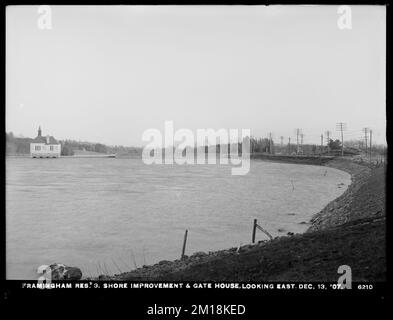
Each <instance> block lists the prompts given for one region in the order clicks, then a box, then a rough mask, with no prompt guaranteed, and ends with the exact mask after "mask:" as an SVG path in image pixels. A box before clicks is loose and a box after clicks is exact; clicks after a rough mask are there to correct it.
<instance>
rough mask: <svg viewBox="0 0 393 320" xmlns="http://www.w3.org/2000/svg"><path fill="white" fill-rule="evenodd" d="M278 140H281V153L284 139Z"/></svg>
mask: <svg viewBox="0 0 393 320" xmlns="http://www.w3.org/2000/svg"><path fill="white" fill-rule="evenodd" d="M280 139H281V152H282V145H283V141H284V137H283V136H281V137H280Z"/></svg>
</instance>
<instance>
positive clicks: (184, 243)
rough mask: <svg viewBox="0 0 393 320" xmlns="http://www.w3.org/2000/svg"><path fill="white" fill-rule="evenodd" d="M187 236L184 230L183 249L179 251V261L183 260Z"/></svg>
mask: <svg viewBox="0 0 393 320" xmlns="http://www.w3.org/2000/svg"><path fill="white" fill-rule="evenodd" d="M187 234H188V230H186V232H185V233H184V241H183V249H182V251H181V260H183V259H184V253H185V251H186V243H187Z"/></svg>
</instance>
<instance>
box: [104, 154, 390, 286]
mask: <svg viewBox="0 0 393 320" xmlns="http://www.w3.org/2000/svg"><path fill="white" fill-rule="evenodd" d="M282 160H283V161H285V159H282ZM296 161H298V162H299V161H300V159H298V160H296ZM317 161H320V160H317ZM306 163H310V164H312V163H313V160H312V159H307V161H306ZM313 164H316V163H315V162H314V163H313ZM320 164H323V165H325V166H329V167H333V168H337V169H340V170H344V171H346V172H348V173H350V174H351V176H352V183H351V185H350V186H349V188H348V189H347V190H346V191H345V192H344V194H343V195H341V196H340V197H339V198H337V199H335V200H334V201H332V202H331V203H329V204H328V205H327V206H326V207H325V208H324V209H323V210H322V211H321V212H319V213H317V214H316V215H315V216H314V217H313V219H312V220H311V223H312V225H311V227H310V228H309V230H308V231H307V232H306V233H304V234H296V235H292V236H284V237H276V238H274V239H273V240H271V241H260V242H259V243H258V244H255V245H246V246H242V247H240V248H231V249H227V250H221V251H215V252H209V253H204V252H197V253H195V254H193V255H192V256H190V257H186V258H185V259H184V260H175V261H161V262H160V263H158V264H155V265H152V266H144V267H142V268H138V269H136V270H133V271H130V272H126V273H122V274H118V275H114V276H104V275H102V276H100V277H99V279H102V280H128V281H141V280H163V281H185V280H194V281H337V268H338V267H339V266H340V265H343V264H346V265H349V266H351V268H352V276H353V280H357V281H383V280H385V277H386V255H385V254H386V252H385V228H386V224H385V167H379V168H370V167H368V166H365V165H362V164H358V163H355V162H353V161H350V160H346V159H339V158H336V159H331V158H330V159H323V163H320Z"/></svg>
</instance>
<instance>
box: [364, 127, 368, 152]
mask: <svg viewBox="0 0 393 320" xmlns="http://www.w3.org/2000/svg"><path fill="white" fill-rule="evenodd" d="M368 130H369V129H368V128H363V131H364V142H365V143H364V145H365V147H366V156H367V148H368V147H367V146H368V144H367V138H368Z"/></svg>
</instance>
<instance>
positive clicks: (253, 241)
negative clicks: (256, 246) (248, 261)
mask: <svg viewBox="0 0 393 320" xmlns="http://www.w3.org/2000/svg"><path fill="white" fill-rule="evenodd" d="M256 230H257V219H254V225H253V227H252V243H255V232H256Z"/></svg>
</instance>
